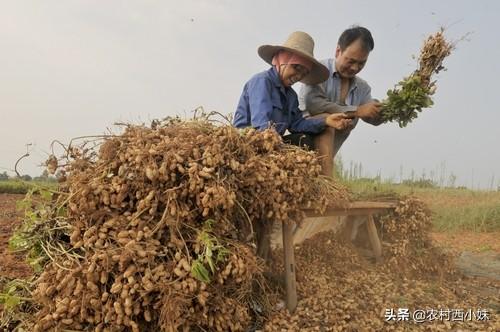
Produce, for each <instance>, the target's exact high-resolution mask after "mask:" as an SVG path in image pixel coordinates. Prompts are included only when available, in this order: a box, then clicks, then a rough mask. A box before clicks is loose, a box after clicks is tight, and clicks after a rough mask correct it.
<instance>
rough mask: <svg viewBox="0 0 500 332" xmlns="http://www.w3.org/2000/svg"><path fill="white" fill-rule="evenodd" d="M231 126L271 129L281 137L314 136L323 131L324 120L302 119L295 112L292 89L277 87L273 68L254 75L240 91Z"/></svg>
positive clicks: (280, 84)
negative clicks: (300, 134)
mask: <svg viewBox="0 0 500 332" xmlns="http://www.w3.org/2000/svg"><path fill="white" fill-rule="evenodd" d="M233 125H234V126H235V127H237V128H245V127H250V126H251V127H254V128H256V129H257V130H264V129H267V128H269V127H270V125H274V126H275V129H276V131H277V132H278V133H279V134H280V135H283V134H284V133H285V131H286V130H287V129H288V131H290V132H291V133H311V134H318V133H320V132H322V131H323V130H324V129H325V120H324V119H305V118H304V117H303V116H302V112H301V111H300V110H299V100H298V97H297V94H296V93H295V91H294V90H293V89H292V88H285V87H284V86H283V84H282V83H281V81H280V79H279V76H278V72H277V71H276V68H274V67H271V68H270V69H269V70H266V71H263V72H261V73H258V74H256V75H254V76H253V77H252V78H251V79H250V80H249V81H248V82H247V83H246V84H245V86H244V87H243V93H242V94H241V97H240V101H239V103H238V107H237V109H236V113H235V114H234V120H233Z"/></svg>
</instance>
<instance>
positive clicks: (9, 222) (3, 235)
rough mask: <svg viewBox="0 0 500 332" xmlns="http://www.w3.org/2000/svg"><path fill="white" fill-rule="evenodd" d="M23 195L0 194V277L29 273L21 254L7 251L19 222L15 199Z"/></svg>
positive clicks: (26, 274)
mask: <svg viewBox="0 0 500 332" xmlns="http://www.w3.org/2000/svg"><path fill="white" fill-rule="evenodd" d="M23 197H24V195H12V194H0V277H9V278H22V277H26V276H29V275H30V274H31V269H30V267H29V266H28V265H27V264H25V263H24V258H23V255H22V254H16V253H12V252H10V251H9V248H8V247H9V243H8V242H9V238H10V236H11V235H12V232H13V230H14V229H15V227H16V226H17V225H19V223H20V214H21V213H20V212H18V211H16V201H17V200H20V199H22V198H23Z"/></svg>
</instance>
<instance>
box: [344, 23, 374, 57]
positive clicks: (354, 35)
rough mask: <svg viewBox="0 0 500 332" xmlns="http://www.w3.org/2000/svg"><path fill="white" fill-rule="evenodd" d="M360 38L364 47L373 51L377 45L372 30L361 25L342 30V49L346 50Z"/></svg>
mask: <svg viewBox="0 0 500 332" xmlns="http://www.w3.org/2000/svg"><path fill="white" fill-rule="evenodd" d="M358 39H359V40H360V41H361V44H362V45H363V48H364V49H365V50H366V51H368V52H371V51H372V50H373V48H374V47H375V43H374V41H373V37H372V34H371V32H370V30H368V29H367V28H364V27H360V26H353V27H351V28H349V29H347V30H345V31H344V32H342V34H341V35H340V37H339V41H338V45H339V47H340V49H341V50H342V51H344V50H345V49H346V48H347V47H348V46H349V45H351V44H352V43H353V42H355V41H356V40H358Z"/></svg>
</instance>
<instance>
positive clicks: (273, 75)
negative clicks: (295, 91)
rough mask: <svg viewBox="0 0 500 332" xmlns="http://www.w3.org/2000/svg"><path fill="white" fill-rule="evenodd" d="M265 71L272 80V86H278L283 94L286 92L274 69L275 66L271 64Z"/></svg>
mask: <svg viewBox="0 0 500 332" xmlns="http://www.w3.org/2000/svg"><path fill="white" fill-rule="evenodd" d="M267 73H268V75H269V77H270V78H271V81H272V82H273V84H274V86H275V87H277V88H279V89H280V90H281V91H282V92H283V94H286V92H287V89H286V88H285V86H284V85H283V83H281V80H280V77H279V75H278V70H276V67H275V66H272V67H271V68H269V70H268V71H267Z"/></svg>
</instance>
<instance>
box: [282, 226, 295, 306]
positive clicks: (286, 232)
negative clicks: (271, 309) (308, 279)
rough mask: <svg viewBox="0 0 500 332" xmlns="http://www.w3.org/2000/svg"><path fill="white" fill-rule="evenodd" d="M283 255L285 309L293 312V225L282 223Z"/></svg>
mask: <svg viewBox="0 0 500 332" xmlns="http://www.w3.org/2000/svg"><path fill="white" fill-rule="evenodd" d="M283 253H284V256H285V287H286V299H285V303H286V308H287V309H288V311H289V312H294V311H295V308H296V307H297V285H296V282H297V281H296V277H295V255H294V248H293V224H290V223H283Z"/></svg>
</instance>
